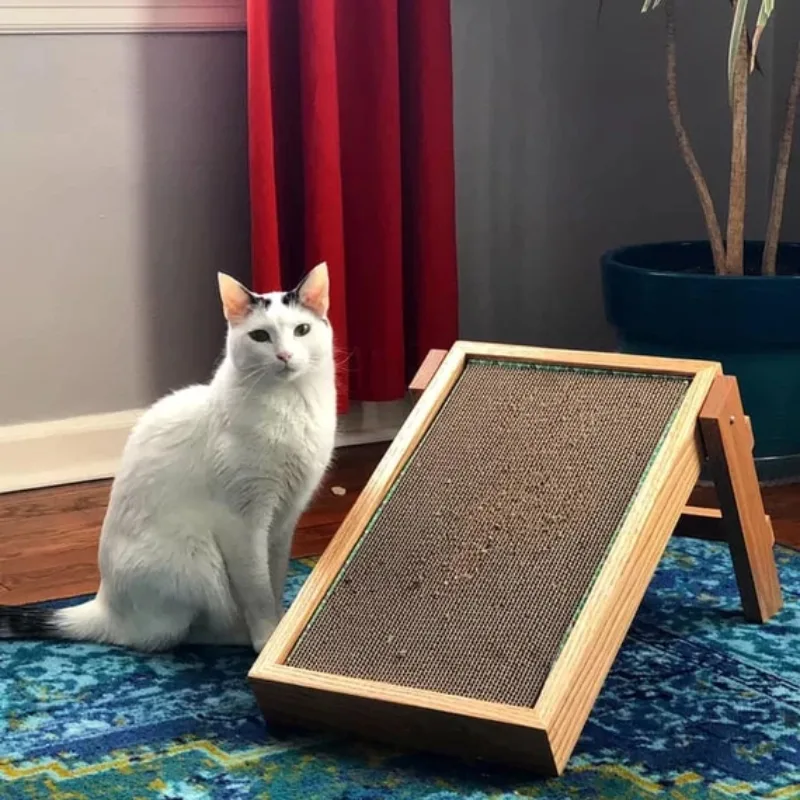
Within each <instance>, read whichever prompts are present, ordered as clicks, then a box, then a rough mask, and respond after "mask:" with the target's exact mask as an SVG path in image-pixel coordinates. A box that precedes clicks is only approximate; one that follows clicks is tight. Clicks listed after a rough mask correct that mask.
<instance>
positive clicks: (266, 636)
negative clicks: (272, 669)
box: [252, 624, 276, 655]
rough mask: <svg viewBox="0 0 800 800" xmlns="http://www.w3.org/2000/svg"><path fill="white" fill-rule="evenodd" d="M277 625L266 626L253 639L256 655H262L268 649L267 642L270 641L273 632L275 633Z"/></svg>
mask: <svg viewBox="0 0 800 800" xmlns="http://www.w3.org/2000/svg"><path fill="white" fill-rule="evenodd" d="M275 628H276V625H275V624H270V625H269V626H264V627H263V628H262V629H261V630H260V631H258V633H256V634H255V635H254V636H253V638H252V644H253V650H255V651H256V654H259V655H260V654H261V651H262V650H263V649H264V648H265V647H266V645H267V642H268V641H269V640H270V637H271V636H272V634H273V632H274V631H275Z"/></svg>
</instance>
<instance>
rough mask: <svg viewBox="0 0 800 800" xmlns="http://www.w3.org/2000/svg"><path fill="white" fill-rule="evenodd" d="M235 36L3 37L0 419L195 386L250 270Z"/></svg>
mask: <svg viewBox="0 0 800 800" xmlns="http://www.w3.org/2000/svg"><path fill="white" fill-rule="evenodd" d="M245 69H246V54H245V38H244V36H243V35H237V34H195V35H175V34H165V35H108V36H106V35H91V36H3V37H1V38H0V276H1V277H2V281H0V365H2V379H0V424H8V423H14V422H22V421H28V420H44V419H53V418H62V417H69V416H73V415H77V414H84V413H94V412H103V411H116V410H121V409H130V408H139V407H142V406H144V405H146V404H147V403H149V402H151V401H152V400H154V399H155V398H156V397H158V396H159V395H160V394H162V393H163V392H165V391H167V390H168V389H170V388H174V387H177V386H180V385H182V384H184V383H187V382H190V381H194V380H202V379H205V378H206V376H207V375H208V373H209V371H210V369H211V368H212V366H213V364H214V361H215V359H216V358H217V355H218V352H219V349H220V347H221V343H222V334H223V330H224V329H223V325H222V322H221V315H220V311H219V305H218V301H217V297H216V272H217V270H220V269H222V270H226V271H229V272H231V273H233V274H235V275H242V276H244V275H246V274H247V271H248V268H249V247H250V245H249V224H250V222H249V216H248V214H249V209H248V184H247V127H246V73H245Z"/></svg>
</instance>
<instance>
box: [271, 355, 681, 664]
mask: <svg viewBox="0 0 800 800" xmlns="http://www.w3.org/2000/svg"><path fill="white" fill-rule="evenodd" d="M471 364H475V365H477V366H488V367H502V368H505V369H515V370H529V371H532V372H533V371H540V372H572V373H579V374H582V375H609V376H612V377H623V378H634V379H654V378H658V379H659V380H672V381H677V382H679V383H684V384H685V385H686V388H687V389H688V387H689V386H690V384H691V382H692V379H691V378H690V377H687V376H685V375H674V374H664V373H659V372H644V371H634V370H619V369H612V368H609V369H604V368H602V367H585V366H572V365H569V364H551V363H543V362H527V361H510V360H504V359H489V358H476V357H468V358H467V359H466V363H465V365H464V369H462V371H461V374H459V376H458V378H457V379H456V381H455V382H454V383H453V385H452V386H451V388H450V391H449V392H448V393H447V397H446V398H445V399H444V401H443V402H442V404H441V405H440V407H439V408H438V409H437V411H436V413H435V414H434V415H433V416H432V417H431V419H430V421H429V422H428V425H427V428H426V429H425V432H424V433H423V435H422V436H421V437H420V440H419V442H417V445H416V447H415V448H414V451H413V452H412V453H411V454H410V455H409V457H408V458H407V459H406V463H405V464H404V465H403V467H402V469H401V470H400V472H399V473H398V474H397V476H396V477H395V479H394V481H393V482H392V485H391V486H390V487H389V489H387V491H386V495H385V496H384V498H383V500H382V501H381V502H380V504H379V506H378V507H377V508H376V509H375V511H374V513H373V514H372V516H371V517H370V520H369V522H368V523H367V524H366V525H365V526H364V530H363V531H362V533H361V535H360V536H359V537H358V541H357V542H356V543H355V545H353V547H352V548H351V550H350V553H349V554H348V556H347V558H346V559H345V561H344V563H343V564H342V566H341V567H340V568H339V571H338V572H337V574H336V577H335V578H334V580H333V581H332V583H331V585H330V586H329V587H328V590H327V591H326V592H325V596H324V597H323V598H322V600H321V601H320V602H319V603H318V604H317V607H316V608H315V609H314V613H313V614H312V615H311V617H310V618H309V620H308V622H307V623H306V625H305V627H304V628H303V631H302V633H301V634H300V636H299V637H298V638H297V641H296V642H295V643H294V645H293V646H292V649H291V651H290V652H289V654H288V655H287V656H286V659H285V660H286V661H288V660H289V659H290V658H291V657H292V655H293V653H294V651H295V649H296V648H298V647H299V646H300V644H301V643H302V641H303V640H304V638H305V636H306V634H307V633H308V631H309V630H310V628H311V626H312V625H313V624H314V621H315V620H316V618H317V616H318V615H319V614H320V612H321V611H322V609H323V608H324V606H325V604H326V602H327V601H328V599H329V598H330V596H331V595H332V594H333V592H334V590H335V589H336V588H337V586H338V585H339V583H340V582H341V580H342V577H343V576H344V573H345V572H346V570H347V568H348V566H349V565H350V563H351V562H352V560H353V559H354V558H355V556H356V554H357V553H358V551H359V550H360V549H361V546H362V544H363V543H364V541H365V540H366V537H367V536H368V535H369V533H370V532H371V531H372V530H373V529H374V527H375V525H376V523H377V521H378V519H379V518H380V515H381V513H382V512H383V510H384V508H385V507H386V504H387V503H388V502H389V501H390V500H391V499H392V497H393V495H394V494H395V492H396V490H397V487H398V486H399V484H400V481H401V480H402V479H403V477H404V475H405V473H406V472H407V471H408V470H409V469H410V467H411V465H412V464H413V462H414V459H415V458H416V456H417V451H418V450H419V448H420V446H421V445H422V444H423V443H424V442H425V440H426V439H427V438H428V435H429V434H430V432H431V430H432V429H433V427H434V425H435V423H436V421H437V419H438V417H439V415H440V414H441V413H442V412H443V411H444V409H445V408H446V407H447V405H448V403H449V402H450V400H451V397H452V395H453V392H454V391H455V390H456V389H457V387H458V385H459V383H460V382H461V379H462V377H463V375H464V373H465V372H466V369H467V367H468V366H469V365H471ZM681 406H682V403H681V404H680V405H678V407H677V408H676V409H675V410H674V411H673V412H672V415H671V416H670V419H669V421H668V422H667V424H666V425H665V426H664V429H663V430H662V432H661V436H660V437H659V440H658V443H657V444H656V446H655V447H654V448H653V452H652V454H651V456H650V458H649V459H648V462H647V464H646V466H645V468H644V470H643V471H642V475H641V477H640V478H639V481H638V483H637V485H636V488H635V489H634V491H633V492H632V494H631V498H630V500H629V501H628V504H627V505H626V507H625V510H624V511H623V513H622V516H621V517H620V521H619V523H618V524H617V527H616V529H615V530H614V533H613V535H612V536H611V538H610V540H609V543H608V546H607V547H606V549H605V551H604V552H603V554H602V557H601V558H600V559H599V562H598V566H597V569H596V570H595V572H594V574H593V575H592V579H591V581H590V583H589V585H588V587H587V589H586V591H585V592H584V595H583V597H582V599H581V602H580V603H579V604H578V606H577V608H576V610H575V612H574V613H573V615H572V618H571V619H570V622H569V624H568V625H567V627H566V629H565V631H564V634H563V636H562V638H561V642H560V644H559V648H558V651H557V653H556V655H555V657H554V659H553V662H552V663H551V666H550V668H552V664H553V663H555V661H556V660H558V657H559V656H560V654H561V652H562V651H563V649H564V647H565V645H566V643H567V641H568V639H569V637H570V634H571V633H572V631H573V629H574V627H575V623H576V622H577V620H578V618H579V617H580V615H581V613H582V612H583V610H584V608H585V607H586V602H587V601H588V599H589V595H590V594H591V593H592V590H593V589H594V586H595V584H596V583H597V578H598V577H599V575H600V572H601V570H602V568H603V565H604V564H605V562H606V560H607V558H608V554H609V553H610V552H611V550H612V549H613V547H614V545H615V544H616V541H617V538H618V536H619V532H620V531H621V530H622V528H623V527H624V525H625V523H626V521H627V520H628V517H629V515H630V512H631V509H632V507H633V504H634V502H635V500H636V498H637V496H638V495H639V492H640V491H641V489H642V486H643V484H644V482H645V480H646V479H647V477H648V475H649V474H650V471H651V469H652V467H653V464H654V463H655V461H656V459H657V458H658V456H659V454H660V452H661V450H662V448H663V445H664V442H665V441H666V438H667V436H668V435H669V433H670V431H671V430H672V427H673V425H674V424H675V419H676V418H677V416H678V413H679V412H680V410H681Z"/></svg>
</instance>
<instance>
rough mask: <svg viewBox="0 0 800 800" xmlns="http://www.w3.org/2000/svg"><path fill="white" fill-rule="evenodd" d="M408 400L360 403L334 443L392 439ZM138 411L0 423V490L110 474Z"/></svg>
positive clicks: (343, 421) (347, 444)
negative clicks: (10, 423) (45, 420)
mask: <svg viewBox="0 0 800 800" xmlns="http://www.w3.org/2000/svg"><path fill="white" fill-rule="evenodd" d="M410 409H411V401H410V400H400V401H397V402H394V403H363V404H361V405H358V406H356V407H354V408H353V410H352V411H351V412H350V413H349V414H347V415H346V416H345V417H342V418H341V420H340V423H339V432H338V434H337V438H336V445H337V447H351V446H354V445H360V444H370V443H373V442H388V441H391V440H392V439H393V438H394V436H395V435H396V434H397V431H398V430H399V429H400V426H401V425H402V424H403V421H404V420H405V418H406V416H407V414H408V412H409V411H410ZM141 413H142V412H141V411H138V410H131V411H118V412H114V413H109V414H90V415H86V416H81V417H72V418H70V419H61V420H51V421H48V422H30V423H21V424H18V425H5V426H0V494H4V493H7V492H15V491H24V490H27V489H38V488H42V487H45V486H59V485H63V484H69V483H81V482H83V481H92V480H100V479H103V478H112V477H113V476H114V474H115V473H116V470H117V467H118V464H119V459H120V456H121V454H122V449H123V447H124V445H125V442H126V440H127V438H128V435H129V434H130V432H131V429H132V428H133V426H134V424H135V423H136V420H137V419H138V418H139V416H140V415H141Z"/></svg>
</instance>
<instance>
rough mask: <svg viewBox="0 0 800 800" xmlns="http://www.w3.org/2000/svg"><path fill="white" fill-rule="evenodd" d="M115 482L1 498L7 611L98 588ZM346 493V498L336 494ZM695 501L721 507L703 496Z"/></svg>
mask: <svg viewBox="0 0 800 800" xmlns="http://www.w3.org/2000/svg"><path fill="white" fill-rule="evenodd" d="M385 449H386V446H385V445H382V444H381V445H365V446H362V447H353V448H348V449H347V450H343V451H341V452H340V453H339V454H338V455H337V460H336V464H335V465H334V468H333V469H332V470H331V472H330V474H329V476H328V479H327V481H326V483H325V485H324V486H323V487H322V489H321V491H320V492H319V494H318V496H317V499H316V501H315V502H314V503H313V504H312V507H311V508H310V509H309V511H308V512H307V513H306V514H305V516H304V517H303V519H302V520H301V522H300V525H299V527H298V531H297V535H296V537H295V543H294V555H295V556H303V555H316V554H318V553H320V552H322V550H323V549H324V547H325V545H326V544H327V542H328V541H329V540H330V538H331V536H333V534H334V533H335V532H336V529H337V528H338V527H339V525H340V523H341V521H342V520H343V519H344V517H345V515H346V514H347V512H348V511H349V509H350V507H351V505H352V504H353V502H354V501H355V499H356V497H357V496H358V494H359V492H360V491H361V489H362V488H363V487H364V485H365V483H366V481H367V479H368V478H369V476H370V475H371V474H372V471H373V470H374V468H375V466H376V465H377V463H378V461H379V460H380V458H381V456H382V455H383V453H384V452H385ZM109 486H110V483H109V482H108V481H100V482H96V483H89V484H76V485H72V486H59V487H56V488H52V489H38V490H34V491H30V492H18V493H14V494H7V495H0V604H3V603H5V604H19V603H29V602H36V601H40V600H50V599H55V598H61V597H71V596H75V595H79V594H88V593H90V592H94V591H96V589H97V583H98V574H97V538H98V535H99V532H100V525H101V524H102V521H103V515H104V514H105V509H106V503H107V501H108V491H109ZM333 487H342V488H344V489H345V494H343V495H342V494H337V493H334V492H332V491H331V489H332V488H333ZM692 502H694V503H696V504H698V505H710V506H713V505H715V500H714V496H713V492H711V491H709V490H706V489H700V490H698V491H697V492H696V493H695V497H693V499H692ZM764 502H765V505H766V508H767V513H768V514H770V515H771V516H772V521H773V527H774V529H775V535H776V538H777V540H778V541H779V542H781V543H782V544H786V545H789V546H791V547H795V548H798V549H800V486H784V487H771V488H767V489H765V490H764Z"/></svg>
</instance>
